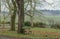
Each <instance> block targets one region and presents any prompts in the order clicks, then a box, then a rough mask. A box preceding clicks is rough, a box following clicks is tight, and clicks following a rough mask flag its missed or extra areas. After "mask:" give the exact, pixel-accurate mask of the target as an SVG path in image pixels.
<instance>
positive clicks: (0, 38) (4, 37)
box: [0, 35, 30, 39]
mask: <svg viewBox="0 0 60 39" xmlns="http://www.w3.org/2000/svg"><path fill="white" fill-rule="evenodd" d="M0 39H30V38H23V37H22V38H16V37H9V36H2V35H0Z"/></svg>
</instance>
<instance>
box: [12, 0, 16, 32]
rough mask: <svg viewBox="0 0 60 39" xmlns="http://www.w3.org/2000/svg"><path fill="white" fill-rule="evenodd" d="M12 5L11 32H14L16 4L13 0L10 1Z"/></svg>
mask: <svg viewBox="0 0 60 39" xmlns="http://www.w3.org/2000/svg"><path fill="white" fill-rule="evenodd" d="M12 3H13V6H14V12H13V15H11V31H15V19H16V11H17V7H16V3H15V1H14V0H12Z"/></svg>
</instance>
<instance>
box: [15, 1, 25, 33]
mask: <svg viewBox="0 0 60 39" xmlns="http://www.w3.org/2000/svg"><path fill="white" fill-rule="evenodd" d="M16 2H17V5H18V33H22V32H23V28H22V27H23V25H24V0H16Z"/></svg>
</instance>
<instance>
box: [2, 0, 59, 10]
mask: <svg viewBox="0 0 60 39" xmlns="http://www.w3.org/2000/svg"><path fill="white" fill-rule="evenodd" d="M40 2H41V3H42V5H39V6H37V7H36V9H38V10H60V0H40ZM1 8H2V11H5V10H8V9H7V8H6V7H5V6H4V5H2V7H1Z"/></svg>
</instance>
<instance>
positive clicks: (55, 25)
mask: <svg viewBox="0 0 60 39" xmlns="http://www.w3.org/2000/svg"><path fill="white" fill-rule="evenodd" d="M51 28H55V29H60V24H59V23H58V24H57V23H56V24H54V25H52V26H51Z"/></svg>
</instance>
